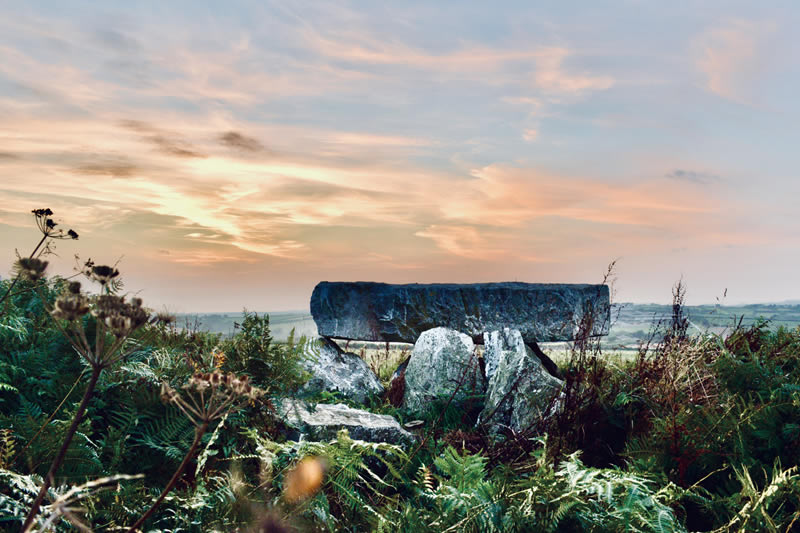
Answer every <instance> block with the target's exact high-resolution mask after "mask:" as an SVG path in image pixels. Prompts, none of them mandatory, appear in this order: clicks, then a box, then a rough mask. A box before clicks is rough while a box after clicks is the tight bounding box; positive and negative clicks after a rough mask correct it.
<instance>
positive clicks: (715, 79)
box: [695, 19, 775, 102]
mask: <svg viewBox="0 0 800 533" xmlns="http://www.w3.org/2000/svg"><path fill="white" fill-rule="evenodd" d="M774 28H775V26H774V24H771V23H765V22H755V21H749V20H741V19H733V20H728V21H727V22H725V23H723V24H719V25H715V26H713V27H711V28H709V29H708V30H706V31H705V32H703V33H702V34H701V35H700V36H699V37H698V38H697V40H696V42H695V49H696V52H695V53H696V56H697V57H696V60H695V61H696V65H697V68H698V69H699V70H700V72H702V73H703V75H704V76H705V85H706V88H707V89H708V90H709V91H711V92H712V93H714V94H717V95H719V96H721V97H723V98H727V99H730V100H734V101H738V102H745V101H749V100H750V99H751V98H752V97H753V94H752V92H753V86H754V85H756V84H757V83H758V81H759V80H758V77H759V74H760V73H761V72H763V69H764V66H765V65H764V61H765V55H766V54H768V52H767V51H766V50H765V49H764V39H765V37H767V36H768V35H769V33H770V32H772V31H773V30H774Z"/></svg>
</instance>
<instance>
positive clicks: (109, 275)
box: [86, 265, 119, 286]
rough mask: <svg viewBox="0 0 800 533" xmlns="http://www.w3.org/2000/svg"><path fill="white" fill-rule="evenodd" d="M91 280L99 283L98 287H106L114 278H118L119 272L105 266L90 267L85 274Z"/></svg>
mask: <svg viewBox="0 0 800 533" xmlns="http://www.w3.org/2000/svg"><path fill="white" fill-rule="evenodd" d="M86 274H87V275H88V276H89V277H90V278H91V279H93V280H95V281H96V282H98V283H100V285H103V286H105V285H107V284H108V283H110V282H111V280H113V279H114V278H116V277H117V276H119V270H117V269H116V268H114V267H110V266H107V265H92V266H91V267H89V269H88V272H87V273H86Z"/></svg>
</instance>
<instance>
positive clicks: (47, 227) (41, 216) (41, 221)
mask: <svg viewBox="0 0 800 533" xmlns="http://www.w3.org/2000/svg"><path fill="white" fill-rule="evenodd" d="M31 213H33V216H34V217H35V218H36V225H37V226H38V227H39V231H41V232H42V234H44V235H45V237H50V238H51V239H77V238H78V233H77V232H75V231H74V230H67V231H64V230H62V229H59V230H56V226H58V224H57V223H56V222H55V221H54V220H53V219H52V218H50V217H52V216H53V211H52V210H51V209H49V208H45V209H34V210H33V211H31Z"/></svg>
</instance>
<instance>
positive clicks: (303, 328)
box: [178, 304, 800, 351]
mask: <svg viewBox="0 0 800 533" xmlns="http://www.w3.org/2000/svg"><path fill="white" fill-rule="evenodd" d="M685 313H686V314H687V316H688V317H689V323H690V333H703V332H706V331H710V332H714V333H722V332H724V331H725V329H728V328H731V327H732V326H733V325H734V324H735V323H737V322H738V321H739V320H740V319H741V320H742V323H743V324H746V325H749V324H753V323H754V321H756V320H758V319H759V318H764V319H766V320H769V322H770V326H771V327H778V326H785V327H788V328H791V329H794V328H796V327H798V326H800V305H796V304H754V305H743V306H718V305H698V306H687V307H686V308H685ZM259 314H261V313H259ZM268 314H269V317H270V325H271V328H272V335H273V337H274V338H275V339H276V340H279V341H284V340H286V338H287V337H288V336H289V332H290V331H291V330H292V328H294V329H295V335H298V336H299V335H305V336H307V337H316V335H317V327H316V325H315V324H314V320H313V319H312V318H311V314H310V313H308V312H304V311H288V312H286V311H281V312H273V313H268ZM671 316H672V307H671V306H669V305H658V304H618V305H616V306H615V308H614V310H613V312H612V321H613V322H612V327H611V333H610V334H609V335H608V336H607V337H605V338H604V339H603V344H604V346H606V347H607V348H608V349H620V348H621V349H625V348H627V349H630V348H633V347H635V346H637V345H638V343H639V342H640V341H641V340H645V339H647V338H648V334H649V332H650V330H651V329H652V327H653V326H654V325H655V324H658V323H659V322H662V323H664V324H668V323H669V320H670V317H671ZM242 317H243V315H242V313H210V314H196V315H180V316H179V317H178V324H179V325H180V326H182V327H185V326H186V324H187V321H188V323H189V324H195V321H196V322H197V324H198V327H199V328H200V329H202V330H205V331H210V332H215V333H222V334H223V335H232V334H233V333H234V332H235V329H234V325H235V323H237V322H241V321H242ZM362 344H363V343H362ZM360 348H361V344H357V343H355V342H354V343H351V346H350V349H351V351H352V350H353V349H360ZM545 348H549V349H552V350H553V351H559V348H560V345H559V344H558V343H552V344H547V345H546V346H545ZM562 349H563V348H562Z"/></svg>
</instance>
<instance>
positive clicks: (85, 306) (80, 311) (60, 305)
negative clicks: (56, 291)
mask: <svg viewBox="0 0 800 533" xmlns="http://www.w3.org/2000/svg"><path fill="white" fill-rule="evenodd" d="M73 285H74V284H73V283H70V286H69V287H68V289H67V291H66V292H65V293H64V294H62V295H61V296H59V297H58V298H57V299H56V302H55V308H54V309H53V312H52V314H53V316H54V317H55V318H61V319H64V320H69V321H72V320H77V319H79V318H80V317H82V316H84V315H85V314H86V313H88V312H89V299H88V298H87V297H86V296H84V295H83V294H81V292H80V283H78V284H77V285H78V288H77V291H76V292H72V289H73Z"/></svg>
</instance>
